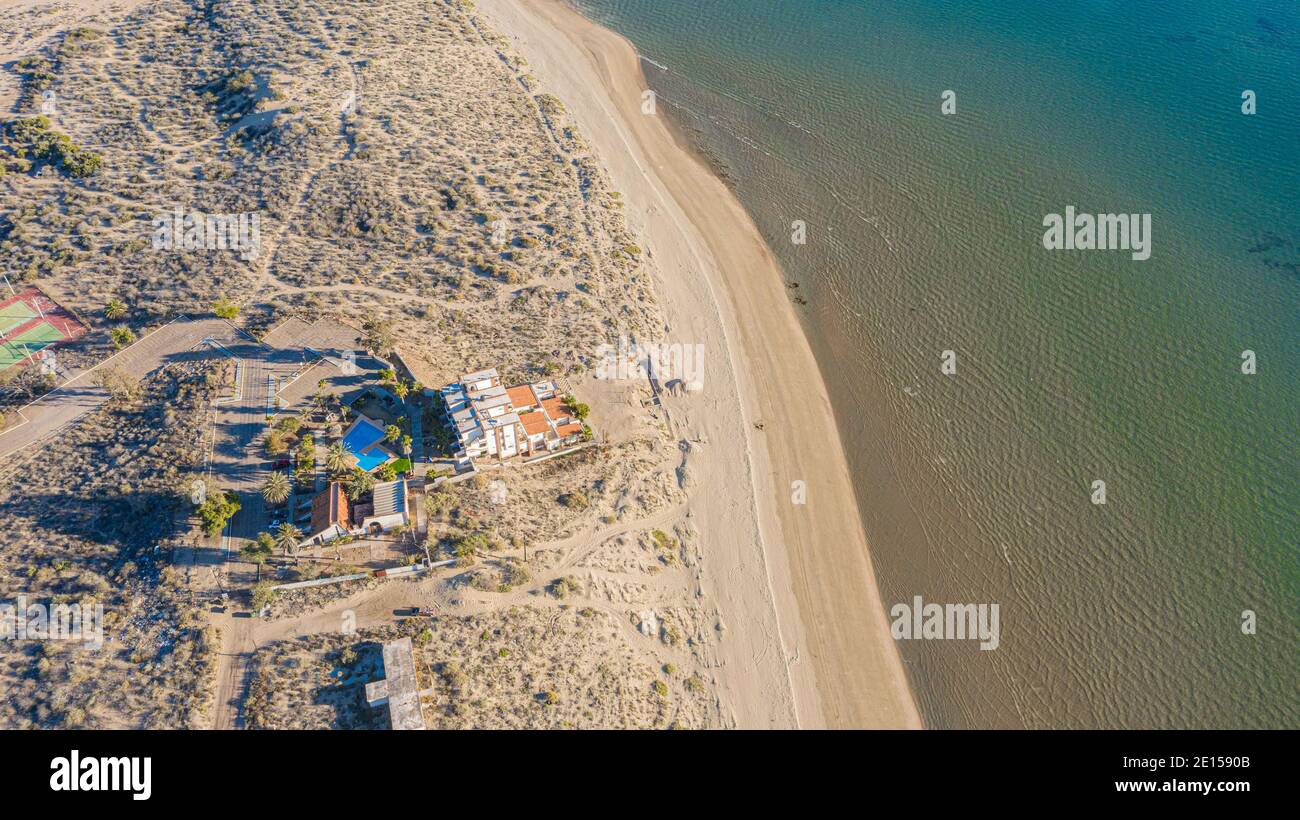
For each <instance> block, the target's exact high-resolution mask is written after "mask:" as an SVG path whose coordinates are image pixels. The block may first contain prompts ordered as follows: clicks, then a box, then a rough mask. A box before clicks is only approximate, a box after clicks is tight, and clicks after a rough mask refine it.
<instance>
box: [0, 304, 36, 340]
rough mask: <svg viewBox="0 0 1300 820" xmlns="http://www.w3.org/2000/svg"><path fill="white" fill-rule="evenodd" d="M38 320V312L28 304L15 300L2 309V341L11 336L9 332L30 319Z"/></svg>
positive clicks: (0, 332) (0, 319) (0, 325)
mask: <svg viewBox="0 0 1300 820" xmlns="http://www.w3.org/2000/svg"><path fill="white" fill-rule="evenodd" d="M34 318H36V311H35V310H33V309H32V306H31V305H29V304H27V303H26V302H24V301H22V300H21V299H20V300H15V301H12V302H10V303H9V304H7V305H5V306H4V307H0V339H3V338H4V337H6V336H8V335H9V331H11V330H13V329H14V328H16V327H18V326H19V325H21V324H22V323H23V322H26V321H28V320H29V319H34Z"/></svg>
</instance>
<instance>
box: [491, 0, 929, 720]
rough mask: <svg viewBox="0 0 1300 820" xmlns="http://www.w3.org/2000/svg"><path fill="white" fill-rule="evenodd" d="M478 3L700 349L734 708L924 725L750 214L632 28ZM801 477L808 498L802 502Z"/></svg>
mask: <svg viewBox="0 0 1300 820" xmlns="http://www.w3.org/2000/svg"><path fill="white" fill-rule="evenodd" d="M479 8H480V10H481V11H482V12H483V13H484V15H485V16H486V17H487V19H488V20H489V21H490V22H491V24H492V25H493V26H494V27H495V28H496V29H497V30H498V31H500V32H501V33H503V34H505V35H506V36H507V37H508V38H509V39H510V40H511V41H512V43H513V45H514V47H515V49H516V50H517V51H518V52H519V53H520V54H522V55H523V56H524V57H525V58H526V59H527V60H528V61H529V63H530V64H531V66H532V67H533V69H534V71H535V72H536V74H537V76H538V77H539V79H540V80H541V81H542V83H543V85H544V87H545V90H548V91H550V92H551V93H554V94H555V95H556V96H557V97H559V98H560V99H561V100H562V101H563V102H564V103H565V105H566V107H567V108H568V110H569V112H570V114H571V116H572V117H573V118H574V119H575V120H576V122H577V123H578V124H579V126H580V128H581V130H582V132H583V133H584V135H585V136H586V137H587V139H588V140H589V141H590V143H591V144H592V147H593V150H594V151H596V153H597V154H598V155H599V156H600V158H601V160H602V161H603V163H604V165H605V166H606V168H607V170H608V172H609V174H610V176H611V178H612V181H613V184H614V185H615V187H616V188H617V189H619V190H620V191H622V192H623V193H624V195H625V197H626V201H627V203H628V213H627V217H628V220H629V223H630V225H631V226H632V228H633V229H634V231H635V232H636V233H638V234H639V235H640V236H641V237H643V238H644V240H645V242H646V244H647V246H648V251H649V254H650V258H651V261H652V265H651V267H652V268H653V269H654V273H655V285H656V288H657V290H658V292H659V294H660V296H661V298H662V300H663V302H664V305H665V308H666V312H667V315H668V317H669V325H668V329H667V331H666V333H665V337H666V338H665V340H666V341H678V342H683V343H692V344H703V345H704V347H705V351H706V353H705V356H706V370H705V374H706V375H705V382H704V388H703V390H702V391H700V392H699V393H696V394H692V395H691V397H690V399H689V402H686V403H684V404H683V405H682V409H681V410H677V411H675V412H677V424H678V425H679V426H680V428H681V429H682V430H683V432H684V435H685V438H686V439H687V440H688V441H689V442H690V448H689V453H688V460H689V463H690V470H691V472H692V476H693V483H694V488H693V490H692V491H691V497H692V519H693V521H694V522H695V524H696V526H697V527H698V528H699V530H700V532H701V534H702V538H703V541H704V543H706V544H708V545H709V546H708V548H707V549H706V556H705V560H704V567H705V569H704V586H705V588H704V589H702V590H701V592H702V593H703V594H704V595H706V596H709V597H711V598H712V599H713V600H715V601H716V602H717V604H718V607H719V608H720V610H721V614H722V619H723V627H724V630H723V638H722V640H721V641H720V642H719V643H718V644H717V646H716V648H715V651H716V653H717V662H718V666H719V668H718V670H717V674H718V679H719V681H720V692H719V695H720V698H721V700H722V705H723V709H724V711H725V712H728V713H730V715H731V717H732V718H733V719H734V721H735V724H736V725H737V726H739V727H742V728H766V727H787V728H791V727H799V728H819V727H834V728H843V727H853V728H903V727H907V728H919V727H920V725H921V723H920V718H919V716H918V713H917V710H916V707H915V704H914V701H913V697H912V694H911V692H910V690H909V687H908V683H907V679H906V676H905V674H904V672H903V668H902V664H901V662H900V659H899V655H898V652H897V650H896V647H895V645H894V643H893V641H892V640H891V638H890V636H889V632H888V622H887V619H886V617H885V611H884V607H883V606H882V603H881V600H880V595H879V591H878V589H877V585H876V581H875V576H874V574H873V570H872V565H871V558H870V555H869V552H868V549H867V543H866V538H865V535H864V533H863V529H862V525H861V522H860V520H859V518H858V515H857V512H856V508H855V504H854V495H853V487H852V483H851V481H850V476H849V471H848V467H847V463H846V461H845V458H844V454H843V451H842V447H841V444H840V440H839V437H838V434H837V432H836V427H835V422H834V415H833V412H832V409H831V406H830V402H829V400H828V398H827V395H826V389H825V385H824V384H823V382H822V380H821V377H820V373H819V371H818V368H817V364H816V361H815V360H814V358H813V355H812V352H811V350H810V348H809V346H808V344H807V341H806V339H805V338H804V335H803V332H802V330H801V328H800V327H799V324H798V321H797V319H796V316H795V314H794V311H793V309H792V308H791V305H790V302H789V297H788V296H787V295H786V292H785V288H784V285H783V278H782V275H781V272H780V270H779V268H778V266H777V264H776V263H775V261H774V260H773V259H772V257H771V255H770V253H769V251H768V250H767V248H766V246H765V245H764V244H763V241H762V239H761V237H760V236H759V234H758V232H757V229H756V228H755V227H754V225H753V223H752V221H751V220H750V218H749V216H748V214H747V213H746V212H745V211H744V209H743V207H742V206H741V205H740V204H739V202H738V201H737V200H736V199H735V197H734V196H733V195H732V194H731V193H730V192H729V191H728V190H727V188H726V187H725V186H724V185H723V183H722V182H721V181H720V180H719V179H718V178H717V177H716V176H715V175H714V174H713V173H712V172H710V171H709V169H708V168H706V167H705V165H704V164H703V163H702V162H701V161H700V160H699V159H698V158H697V156H696V155H695V154H694V153H692V152H691V151H690V150H689V148H687V147H685V146H683V145H682V144H680V142H679V141H678V139H677V138H676V137H675V136H674V134H673V133H672V131H671V130H670V128H669V126H668V124H667V123H666V122H665V121H664V119H663V116H662V112H660V113H659V114H655V115H646V114H643V113H642V111H641V105H642V92H643V91H644V90H645V89H646V87H647V86H646V84H645V81H644V77H643V76H642V73H641V65H640V60H639V58H638V57H637V54H636V51H635V49H634V48H633V46H632V45H631V43H629V42H628V41H627V40H626V39H624V38H622V37H620V36H619V35H617V34H615V33H613V32H611V31H609V30H607V29H605V28H603V27H601V26H598V25H596V24H594V23H592V22H590V21H589V20H587V19H586V18H584V17H582V16H581V15H580V14H578V13H577V12H575V11H573V10H571V9H570V8H568V7H567V6H565V5H563V4H561V3H558V2H552V1H551V0H482V2H480V3H479ZM810 407H811V410H810V409H809V408H810ZM795 482H805V484H804V488H805V489H806V503H803V504H799V503H794V500H793V499H794V493H795V489H796V484H795ZM722 490H725V491H726V492H725V493H724V492H721V491H722Z"/></svg>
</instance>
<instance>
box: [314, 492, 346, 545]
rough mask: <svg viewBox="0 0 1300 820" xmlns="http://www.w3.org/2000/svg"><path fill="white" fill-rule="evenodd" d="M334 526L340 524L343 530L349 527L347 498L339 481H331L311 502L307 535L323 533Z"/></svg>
mask: <svg viewBox="0 0 1300 820" xmlns="http://www.w3.org/2000/svg"><path fill="white" fill-rule="evenodd" d="M334 524H342V525H343V529H348V528H349V527H350V526H351V525H350V524H349V522H348V497H347V495H345V494H344V493H343V484H342V482H339V481H331V482H330V485H329V486H328V487H326V488H325V489H324V490H322V491H321V492H319V493H317V494H316V497H315V498H313V499H312V500H311V532H310V533H308V534H309V535H316V534H317V533H320V532H324V531H325V530H327V529H329V528H330V527H331V526H333V525H334Z"/></svg>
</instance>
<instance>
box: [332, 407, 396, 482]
mask: <svg viewBox="0 0 1300 820" xmlns="http://www.w3.org/2000/svg"><path fill="white" fill-rule="evenodd" d="M383 440H384V431H383V430H381V429H380V428H379V427H377V426H375V425H374V424H371V423H370V422H369V421H366V420H364V419H363V420H362V421H359V422H357V425H356V426H355V427H353V428H352V429H351V430H349V431H348V434H347V435H346V436H344V437H343V449H345V450H347V451H348V452H349V453H351V454H352V455H353V457H355V458H356V460H357V466H358V467H360V468H361V469H362V470H365V471H366V472H367V473H368V472H370V471H371V470H373V469H375V468H376V467H378V466H379V465H381V464H383V463H384V462H385V461H388V460H389V459H390V458H392V456H391V455H390V454H389V453H387V452H386V451H385V450H384V449H383V448H381V447H379V446H378V445H379V443H380V442H381V441H383Z"/></svg>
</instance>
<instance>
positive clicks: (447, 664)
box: [246, 607, 718, 729]
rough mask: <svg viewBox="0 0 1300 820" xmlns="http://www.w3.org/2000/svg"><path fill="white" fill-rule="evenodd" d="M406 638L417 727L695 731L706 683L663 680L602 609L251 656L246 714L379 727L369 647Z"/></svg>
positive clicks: (388, 633)
mask: <svg viewBox="0 0 1300 820" xmlns="http://www.w3.org/2000/svg"><path fill="white" fill-rule="evenodd" d="M404 636H409V637H411V638H412V639H413V643H414V645H415V658H416V675H417V680H418V685H419V686H420V688H421V691H422V693H423V696H422V698H421V704H422V707H423V711H424V721H425V725H426V726H427V727H429V728H431V729H460V728H596V727H600V728H643V729H656V728H657V729H662V728H669V727H676V728H688V727H689V728H705V727H710V726H715V725H718V718H717V715H716V712H715V706H714V705H713V704H712V703H711V702H710V698H709V695H708V694H707V691H706V687H703V686H697V687H696V688H694V689H691V688H688V687H687V686H686V685H685V682H683V681H679V680H678V679H677V678H670V679H669V680H667V681H664V680H662V677H663V672H662V663H656V662H652V661H650V660H648V659H646V658H645V657H644V656H642V655H641V654H639V653H638V652H637V651H635V650H634V649H633V647H632V646H631V645H630V644H629V643H628V639H627V637H626V635H625V633H624V632H623V631H621V629H620V626H619V625H618V624H617V623H616V622H615V620H614V619H613V618H612V617H611V616H609V615H606V614H605V613H602V612H598V611H588V612H586V613H585V614H584V613H580V612H577V611H575V610H572V609H554V608H534V607H511V608H509V609H507V610H504V611H500V612H491V613H485V614H481V615H472V616H450V615H449V616H439V617H436V618H432V619H427V620H426V619H411V620H408V621H404V622H401V623H398V624H393V625H389V626H384V627H379V628H375V629H370V630H363V631H361V632H359V633H358V634H355V635H343V634H337V633H330V634H319V635H313V636H310V637H306V638H301V639H297V640H290V641H279V642H275V643H272V644H268V645H266V646H263V647H262V648H260V649H259V650H258V652H257V655H256V658H255V665H254V672H253V676H252V680H251V683H250V691H249V699H248V701H247V703H246V714H247V716H248V718H249V722H250V725H252V726H254V727H256V728H267V729H270V728H276V729H282V728H301V729H307V728H339V729H358V728H383V727H386V726H387V724H388V715H387V711H386V710H385V709H384V708H382V707H381V708H380V709H376V710H372V709H369V707H367V706H366V704H365V684H366V683H368V682H370V681H372V680H377V679H378V678H379V677H381V676H382V671H381V670H382V661H381V660H380V657H381V655H380V647H381V645H382V644H383V642H385V641H390V640H394V639H396V638H400V637H404Z"/></svg>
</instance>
